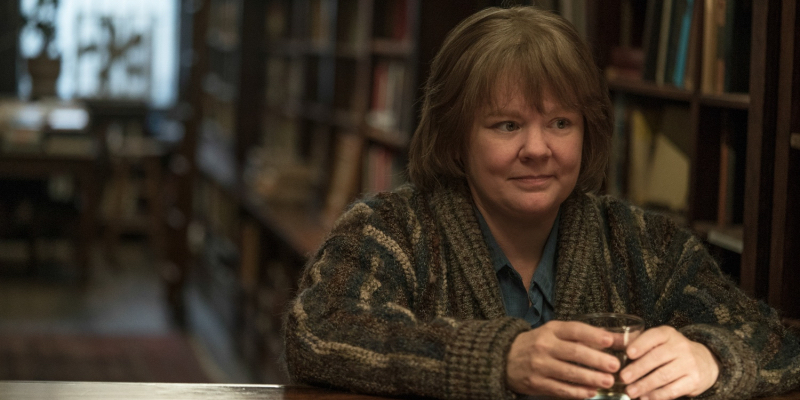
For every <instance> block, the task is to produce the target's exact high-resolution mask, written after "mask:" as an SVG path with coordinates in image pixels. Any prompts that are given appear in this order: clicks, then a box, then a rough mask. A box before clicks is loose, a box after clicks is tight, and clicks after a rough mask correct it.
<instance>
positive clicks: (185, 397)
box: [0, 381, 800, 400]
mask: <svg viewBox="0 0 800 400" xmlns="http://www.w3.org/2000/svg"><path fill="white" fill-rule="evenodd" d="M12 399H13V400H34V399H35V400H39V399H48V400H50V399H52V400H101V399H102V400H106V399H115V400H139V399H158V400H162V399H163V400H189V399H191V400H204V399H214V400H250V399H258V400H311V399H314V400H380V399H388V398H385V397H377V396H368V395H363V394H355V393H348V392H341V391H336V390H330V389H321V388H314V387H308V386H282V385H240V384H183V383H122V382H47V381H0V400H12ZM761 399H763V400H800V391H795V392H792V393H789V394H785V395H782V396H774V397H764V398H761Z"/></svg>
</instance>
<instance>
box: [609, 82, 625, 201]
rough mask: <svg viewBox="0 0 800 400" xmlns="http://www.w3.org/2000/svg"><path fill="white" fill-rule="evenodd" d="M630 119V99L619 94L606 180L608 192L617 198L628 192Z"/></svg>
mask: <svg viewBox="0 0 800 400" xmlns="http://www.w3.org/2000/svg"><path fill="white" fill-rule="evenodd" d="M629 119H630V111H629V109H628V99H627V97H626V96H625V95H624V94H618V95H616V96H615V98H614V130H613V131H612V133H611V155H610V157H609V163H608V175H607V176H608V178H607V179H606V192H607V193H608V194H610V195H612V196H617V197H622V196H623V194H624V193H625V191H626V181H627V179H626V176H625V174H626V171H627V167H626V164H627V160H628V157H627V149H628V140H627V133H628V130H629V129H628V121H629Z"/></svg>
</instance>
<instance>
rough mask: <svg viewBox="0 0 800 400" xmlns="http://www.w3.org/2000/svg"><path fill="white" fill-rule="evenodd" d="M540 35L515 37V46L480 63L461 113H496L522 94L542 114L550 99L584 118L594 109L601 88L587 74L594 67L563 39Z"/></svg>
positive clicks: (468, 84)
mask: <svg viewBox="0 0 800 400" xmlns="http://www.w3.org/2000/svg"><path fill="white" fill-rule="evenodd" d="M536 33H538V32H520V33H517V34H516V35H515V36H516V40H515V41H514V42H507V43H508V45H507V46H506V47H505V48H504V49H501V50H500V51H497V50H496V51H495V52H494V54H492V53H491V52H484V53H483V54H482V55H481V56H479V57H478V58H477V60H476V62H475V65H474V68H473V69H472V71H470V77H469V79H467V80H466V87H465V88H464V90H463V103H462V106H463V110H462V111H465V112H470V111H471V112H472V113H474V112H475V111H477V110H480V109H485V108H489V109H493V110H495V109H498V108H499V107H500V106H501V105H502V104H503V102H505V101H507V100H508V99H509V98H511V95H513V94H515V93H522V95H523V96H524V97H525V100H526V101H527V103H528V104H530V105H531V106H532V107H535V108H536V110H537V111H539V112H543V108H544V99H545V97H546V96H549V97H550V100H552V101H555V102H557V103H558V104H559V106H561V107H563V108H565V109H569V110H575V111H578V112H581V113H583V112H584V111H585V110H586V108H587V107H590V106H591V104H592V103H593V102H594V101H593V98H594V97H596V93H597V91H598V88H597V83H596V81H595V80H593V79H591V76H587V74H586V68H587V67H588V68H595V67H594V64H593V61H592V60H586V59H585V57H583V56H582V55H581V54H580V53H579V52H578V51H576V50H574V46H572V45H570V43H569V41H567V40H565V38H564V37H562V36H559V35H552V34H551V33H547V32H542V34H540V35H537V34H536ZM506 40H508V39H506ZM498 53H499V54H498ZM587 61H588V62H590V63H591V64H589V65H587Z"/></svg>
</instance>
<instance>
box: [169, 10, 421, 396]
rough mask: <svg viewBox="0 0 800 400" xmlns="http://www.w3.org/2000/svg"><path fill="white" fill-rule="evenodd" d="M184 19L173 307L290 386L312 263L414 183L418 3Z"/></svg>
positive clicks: (267, 377)
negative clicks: (354, 207) (337, 222)
mask: <svg viewBox="0 0 800 400" xmlns="http://www.w3.org/2000/svg"><path fill="white" fill-rule="evenodd" d="M184 6H185V7H186V9H185V10H184V14H185V15H187V16H191V17H190V18H186V20H187V22H191V24H192V26H193V28H192V30H191V31H192V32H191V34H192V36H193V39H192V40H191V41H189V40H184V43H190V42H191V49H190V50H191V51H190V54H191V55H192V57H191V59H192V63H191V68H189V69H188V70H186V71H187V73H188V78H187V79H186V84H185V85H182V87H183V88H184V89H185V92H184V94H183V98H184V100H185V101H186V103H187V104H188V105H189V109H191V110H192V111H193V112H191V113H190V117H189V118H188V119H187V120H186V121H185V127H186V134H185V137H184V141H183V143H182V148H181V151H180V153H181V156H182V159H181V160H182V161H185V162H186V163H187V165H188V172H184V173H178V174H173V175H180V177H178V179H177V181H178V182H180V189H179V190H178V192H179V193H178V194H177V195H176V197H177V200H176V201H175V208H176V209H177V210H179V211H180V214H181V215H184V216H186V218H187V221H186V223H185V224H184V225H183V227H182V229H173V232H172V235H171V236H172V237H173V238H176V239H174V240H177V241H183V242H184V243H182V244H180V245H179V246H176V247H177V249H175V250H174V251H173V252H172V254H171V259H172V263H173V264H174V266H175V267H174V268H173V269H175V271H174V273H173V274H172V275H173V277H172V278H171V279H168V284H169V287H170V289H171V290H170V297H171V298H172V299H173V304H174V305H176V306H181V305H183V304H184V303H185V304H186V307H185V308H186V309H185V315H186V316H187V323H188V326H189V327H190V329H193V330H195V331H198V333H199V335H200V337H201V338H204V339H205V342H207V343H208V344H209V346H210V347H212V348H211V352H212V354H213V355H214V356H215V357H217V358H218V359H223V360H222V362H223V363H224V362H225V359H230V358H232V355H231V354H226V353H229V352H230V350H231V349H232V350H233V352H235V353H237V354H235V355H233V357H238V358H241V359H244V361H245V363H246V366H247V369H248V370H249V372H250V373H252V377H251V378H252V380H253V381H260V382H271V383H280V382H285V381H286V377H285V376H283V372H282V370H281V369H280V362H279V358H280V355H281V352H282V335H281V332H280V328H281V318H282V315H283V313H284V311H285V307H286V306H287V304H288V301H289V300H290V299H291V298H292V296H293V295H294V288H295V287H296V286H295V285H296V282H297V279H298V277H299V273H300V272H301V270H302V266H303V264H304V263H305V260H306V258H307V256H308V255H309V254H310V253H311V252H313V251H314V250H316V248H317V247H318V246H319V245H320V244H321V242H322V239H323V236H324V235H325V233H326V231H327V229H329V227H330V225H331V224H332V222H333V220H334V218H335V217H336V216H338V214H340V213H341V212H342V211H343V210H344V207H345V206H346V204H347V203H349V202H350V201H352V200H353V199H354V198H355V197H356V196H357V195H359V194H360V193H364V192H372V191H379V190H385V189H389V188H391V187H394V186H396V185H398V184H399V183H401V182H402V181H403V180H404V178H403V175H402V171H403V170H404V166H405V149H406V146H407V144H408V140H409V138H410V135H411V133H412V129H413V125H414V122H415V121H414V106H415V98H416V95H417V93H416V87H417V79H416V74H417V49H418V36H417V34H418V31H419V29H418V17H419V7H420V2H419V0H390V1H377V0H292V1H289V0H265V1H262V0H202V1H199V2H186V3H185V4H184ZM187 50H189V49H187ZM179 169H180V168H179ZM181 235H183V237H184V238H185V239H181V238H180V237H181ZM181 248H183V251H181ZM181 255H183V256H185V259H184V260H180V256H181ZM209 310H210V311H209ZM178 311H179V312H181V311H180V310H178ZM209 319H211V320H212V321H213V322H212V323H209V322H208V321H209ZM220 343H221V344H220ZM214 347H217V348H214Z"/></svg>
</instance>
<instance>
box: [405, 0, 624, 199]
mask: <svg viewBox="0 0 800 400" xmlns="http://www.w3.org/2000/svg"><path fill="white" fill-rule="evenodd" d="M508 74H516V75H517V76H516V77H517V78H518V79H519V83H520V84H521V86H520V88H521V90H522V92H523V93H524V94H525V96H526V97H527V99H528V101H529V102H530V103H531V104H532V105H534V106H535V107H536V108H537V109H539V110H541V109H542V100H543V97H542V95H543V94H544V92H545V91H547V93H548V94H550V95H552V96H554V97H555V99H556V100H557V101H559V102H560V103H561V105H562V106H563V107H567V108H570V109H575V110H577V111H579V112H580V113H581V114H582V115H583V118H584V140H583V153H582V156H581V170H580V175H579V177H578V182H577V185H576V189H578V190H582V191H584V192H594V191H597V190H598V189H599V188H600V186H601V185H602V182H603V178H604V177H605V173H606V167H607V164H608V156H609V151H610V137H611V129H612V119H611V118H612V117H611V104H610V100H609V97H608V89H607V87H606V83H605V80H604V79H603V77H602V74H601V73H600V70H599V68H598V67H597V66H596V65H595V63H594V60H593V59H592V55H591V52H590V50H589V48H588V46H587V45H586V43H585V42H584V41H583V40H582V39H581V38H580V36H579V35H578V33H577V32H576V31H575V29H574V28H573V27H572V25H571V24H570V23H569V22H567V21H566V20H565V19H563V18H562V17H560V16H558V15H556V14H553V13H550V12H547V11H543V10H539V9H536V8H533V7H513V8H506V9H504V8H487V9H484V10H482V11H479V12H477V13H475V14H473V15H472V16H470V17H468V18H467V19H465V20H464V21H462V22H461V23H460V24H458V25H457V26H456V27H455V28H453V30H451V31H450V33H449V34H448V35H447V37H446V38H445V40H444V43H443V44H442V48H441V49H440V50H439V52H438V53H437V55H436V57H435V58H434V59H433V62H432V64H431V72H430V76H429V77H428V81H427V83H426V85H425V92H424V98H423V104H422V110H421V116H420V122H419V125H418V126H417V129H416V131H415V132H414V136H413V137H412V138H411V144H410V148H409V165H408V173H409V177H410V179H411V181H412V182H413V183H414V184H415V185H416V186H417V187H418V188H420V189H422V190H432V189H434V188H435V187H436V186H438V185H439V184H440V182H442V181H446V180H450V179H452V178H461V177H464V176H465V169H464V165H463V160H464V158H465V157H463V155H464V154H465V152H466V149H467V148H468V141H469V136H470V135H469V133H470V132H471V130H472V124H473V119H474V115H475V113H476V112H477V111H478V110H479V109H480V107H483V106H486V105H488V104H487V102H491V101H493V98H494V94H495V88H496V87H497V86H498V83H500V78H502V77H507V76H508Z"/></svg>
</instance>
